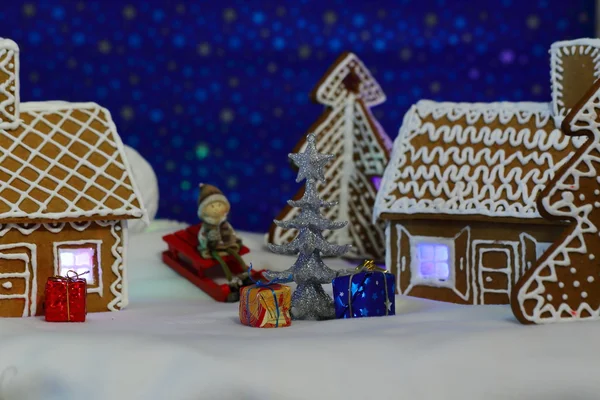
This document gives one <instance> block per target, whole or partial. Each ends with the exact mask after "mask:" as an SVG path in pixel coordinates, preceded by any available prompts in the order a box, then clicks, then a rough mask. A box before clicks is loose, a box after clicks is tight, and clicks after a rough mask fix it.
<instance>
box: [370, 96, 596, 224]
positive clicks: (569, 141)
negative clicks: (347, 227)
mask: <svg viewBox="0 0 600 400" xmlns="http://www.w3.org/2000/svg"><path fill="white" fill-rule="evenodd" d="M557 123H558V120H557V119H555V118H554V117H553V113H552V111H551V105H550V104H548V103H489V104H481V103H436V102H432V101H420V102H419V103H417V104H416V105H414V106H413V107H412V108H411V109H410V110H409V111H408V113H407V114H406V116H405V118H404V122H403V124H402V127H401V129H400V133H399V135H398V137H397V139H396V140H395V142H394V148H393V153H392V160H391V162H390V163H389V164H388V167H387V168H386V171H385V174H384V177H383V180H382V184H381V188H380V190H379V193H378V195H377V200H376V204H375V212H374V218H375V219H377V218H379V217H384V218H385V217H391V216H392V214H396V215H401V214H405V215H412V216H414V215H428V216H430V217H433V216H435V215H438V216H440V215H445V216H447V215H454V216H475V215H477V216H486V217H507V218H517V219H518V220H531V219H541V216H540V214H539V213H538V210H537V206H536V197H537V195H538V193H539V192H540V191H541V190H542V189H543V188H544V186H545V184H546V182H548V181H549V180H550V179H551V178H552V177H553V176H554V173H555V172H556V170H557V169H558V168H559V167H560V166H561V165H563V164H564V162H565V161H566V160H567V159H568V158H570V157H571V155H572V154H573V153H574V150H575V149H576V148H577V147H579V146H581V144H582V143H583V141H584V140H585V138H570V137H567V136H565V135H563V134H562V132H561V131H560V129H559V125H558V124H557Z"/></svg>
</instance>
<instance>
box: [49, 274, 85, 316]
mask: <svg viewBox="0 0 600 400" xmlns="http://www.w3.org/2000/svg"><path fill="white" fill-rule="evenodd" d="M89 272H90V271H85V272H82V273H81V274H80V273H78V272H77V271H73V270H72V269H70V270H68V271H67V273H66V274H65V276H62V275H54V276H53V277H52V278H53V279H57V280H62V279H65V278H66V279H67V322H71V301H70V299H69V283H71V282H74V281H76V280H77V279H79V278H80V277H81V276H83V275H85V274H88V273H89ZM69 274H71V275H69Z"/></svg>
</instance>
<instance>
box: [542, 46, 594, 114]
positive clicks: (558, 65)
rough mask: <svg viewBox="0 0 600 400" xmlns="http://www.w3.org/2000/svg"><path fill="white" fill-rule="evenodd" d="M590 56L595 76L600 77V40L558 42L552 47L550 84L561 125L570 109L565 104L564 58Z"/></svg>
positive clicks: (554, 109)
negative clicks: (580, 55) (578, 55)
mask: <svg viewBox="0 0 600 400" xmlns="http://www.w3.org/2000/svg"><path fill="white" fill-rule="evenodd" d="M577 53H579V54H586V55H587V54H589V55H590V56H591V57H592V58H593V63H594V76H595V77H596V79H597V78H598V77H600V40H599V39H590V38H583V39H577V40H567V41H562V42H556V43H554V44H552V46H551V47H550V83H551V89H552V111H553V113H554V115H555V116H556V117H557V121H558V122H559V123H560V122H562V120H563V119H564V116H565V115H566V114H568V113H569V111H570V109H566V108H565V104H564V102H563V89H564V86H563V72H564V68H563V56H567V57H568V56H571V55H575V54H577Z"/></svg>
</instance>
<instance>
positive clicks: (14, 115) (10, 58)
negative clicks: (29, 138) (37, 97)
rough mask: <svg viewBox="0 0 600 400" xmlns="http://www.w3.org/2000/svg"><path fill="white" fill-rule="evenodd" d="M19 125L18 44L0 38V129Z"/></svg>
mask: <svg viewBox="0 0 600 400" xmlns="http://www.w3.org/2000/svg"><path fill="white" fill-rule="evenodd" d="M17 126H19V46H17V44H16V43H15V42H13V41H12V40H10V39H2V38H0V129H7V130H8V129H15V128H16V127H17Z"/></svg>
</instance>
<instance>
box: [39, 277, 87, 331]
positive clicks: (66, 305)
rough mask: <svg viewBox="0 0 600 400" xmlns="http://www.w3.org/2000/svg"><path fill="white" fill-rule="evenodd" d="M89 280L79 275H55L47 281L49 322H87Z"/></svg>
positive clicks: (46, 305) (46, 308) (46, 303)
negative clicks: (86, 301)
mask: <svg viewBox="0 0 600 400" xmlns="http://www.w3.org/2000/svg"><path fill="white" fill-rule="evenodd" d="M86 295H87V282H86V280H85V279H83V278H80V277H79V276H78V275H75V277H70V276H66V277H65V276H53V277H51V278H48V281H47V282H46V300H45V303H44V304H45V315H46V321H48V322H85V315H86V314H87V310H86V304H85V298H86Z"/></svg>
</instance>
